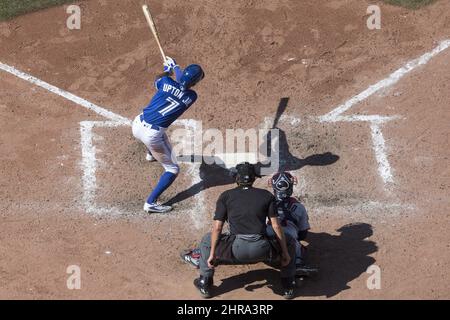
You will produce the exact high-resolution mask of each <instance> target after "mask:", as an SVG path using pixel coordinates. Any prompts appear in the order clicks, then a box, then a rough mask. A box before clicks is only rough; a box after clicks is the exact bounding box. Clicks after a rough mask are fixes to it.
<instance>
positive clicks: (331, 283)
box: [214, 223, 378, 298]
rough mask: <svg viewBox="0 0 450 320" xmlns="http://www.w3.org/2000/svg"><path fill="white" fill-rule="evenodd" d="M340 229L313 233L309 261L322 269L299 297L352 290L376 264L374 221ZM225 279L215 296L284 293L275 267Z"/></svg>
mask: <svg viewBox="0 0 450 320" xmlns="http://www.w3.org/2000/svg"><path fill="white" fill-rule="evenodd" d="M336 231H337V232H339V234H337V235H332V234H329V233H325V232H321V233H314V232H310V233H309V235H308V238H307V242H308V243H309V245H308V263H310V264H312V265H317V266H318V267H319V269H320V272H319V277H318V278H317V279H310V280H308V279H307V280H305V283H304V284H303V285H302V286H301V287H300V288H299V289H298V290H297V296H303V297H307V296H310V297H320V296H325V297H328V298H329V297H333V296H335V295H337V294H338V293H340V292H342V291H344V290H347V289H350V285H349V283H350V282H351V281H353V280H355V279H357V278H358V277H359V276H361V275H362V274H364V273H365V272H366V270H367V268H368V267H369V266H371V265H373V264H374V263H375V259H374V258H373V257H371V256H370V255H371V254H373V253H375V252H376V251H377V250H378V247H377V245H376V243H375V242H373V241H371V240H369V239H368V238H369V237H371V236H372V235H373V230H372V226H371V225H370V224H366V223H355V224H349V225H345V226H343V227H341V228H339V229H338V230H336ZM219 272H220V271H219ZM219 272H217V274H219ZM221 281H222V283H221V284H220V285H219V286H217V287H215V288H214V294H215V295H220V294H224V293H227V292H230V291H233V290H237V289H241V288H244V289H245V290H247V291H255V290H257V289H260V288H262V287H268V288H270V289H271V290H272V291H273V292H274V293H275V294H278V295H279V294H281V292H282V289H281V286H280V273H279V272H278V271H277V270H275V269H267V268H265V269H260V270H252V271H248V272H246V273H243V274H239V275H236V276H232V277H229V278H226V279H221Z"/></svg>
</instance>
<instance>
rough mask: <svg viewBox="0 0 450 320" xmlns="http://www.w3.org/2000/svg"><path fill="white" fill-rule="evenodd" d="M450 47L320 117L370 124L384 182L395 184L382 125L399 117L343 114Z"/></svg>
mask: <svg viewBox="0 0 450 320" xmlns="http://www.w3.org/2000/svg"><path fill="white" fill-rule="evenodd" d="M449 47H450V39H448V40H444V41H441V42H440V43H439V45H438V46H437V47H436V48H434V49H433V50H432V51H430V52H427V53H425V54H424V55H422V56H421V57H419V58H417V59H414V60H411V61H409V62H407V63H406V64H405V65H404V66H403V67H401V68H400V69H398V70H396V71H395V72H393V73H391V74H390V75H389V77H387V78H385V79H383V80H381V81H379V82H377V83H376V84H374V85H371V86H370V87H369V88H367V89H366V90H364V91H363V92H361V93H359V94H357V95H356V96H354V97H352V98H350V99H349V100H347V101H346V102H345V103H344V104H341V105H340V106H338V107H336V108H335V109H333V110H332V111H330V112H329V113H327V114H326V115H323V116H321V117H319V121H320V122H369V123H370V129H371V134H372V142H373V149H374V152H375V158H376V161H377V163H378V172H379V174H380V176H381V178H382V179H383V182H384V183H385V184H386V183H392V182H394V179H393V176H392V170H391V166H390V164H389V160H388V157H387V154H386V144H385V140H384V137H383V134H382V132H381V124H383V123H385V122H388V121H391V120H396V119H399V118H400V117H399V116H391V117H387V116H381V115H355V114H354V115H348V116H343V115H342V114H343V113H344V112H346V111H348V110H350V108H352V107H353V106H354V105H355V104H357V103H360V102H362V101H364V100H365V99H367V98H368V97H370V96H371V95H373V94H374V93H376V92H377V91H379V90H381V89H384V88H387V87H390V86H392V85H394V84H395V83H397V82H398V81H399V80H400V79H401V78H403V77H404V76H405V75H406V74H408V73H410V72H411V71H413V70H414V69H416V68H417V67H419V66H422V65H425V64H427V63H428V62H429V61H430V60H431V58H433V57H434V56H436V55H437V54H439V53H441V52H442V51H444V50H446V49H448V48H449Z"/></svg>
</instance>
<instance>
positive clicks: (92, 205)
mask: <svg viewBox="0 0 450 320" xmlns="http://www.w3.org/2000/svg"><path fill="white" fill-rule="evenodd" d="M0 70H3V71H5V72H8V73H10V74H12V75H14V76H16V77H18V78H20V79H22V80H25V81H27V82H29V83H31V84H34V85H36V86H39V87H41V88H43V89H45V90H47V91H49V92H51V93H53V94H56V95H58V96H61V97H63V98H65V99H66V100H69V101H72V102H74V103H75V104H77V105H79V106H81V107H84V108H86V109H88V110H91V111H93V112H95V113H97V114H98V115H100V116H103V117H105V118H107V119H109V120H110V121H81V122H80V137H81V139H80V144H81V154H82V156H81V168H82V171H83V175H82V185H83V197H82V199H83V205H84V208H85V210H86V211H87V212H88V213H91V214H96V215H104V214H108V215H120V214H122V213H121V212H120V210H119V209H117V208H103V207H99V206H97V205H96V201H95V194H96V191H97V189H98V186H97V177H96V171H97V163H98V159H97V156H96V154H97V149H96V147H95V145H94V141H93V140H94V134H93V129H94V127H118V126H131V120H130V119H127V118H125V117H123V116H121V115H119V114H116V113H114V112H112V111H110V110H108V109H106V108H103V107H100V106H98V105H96V104H94V103H92V102H89V101H87V100H86V99H83V98H81V97H78V96H76V95H74V94H72V93H70V92H68V91H65V90H63V89H60V88H58V87H56V86H54V85H51V84H49V83H47V82H45V81H42V80H40V79H38V78H36V77H34V76H32V75H30V74H27V73H25V72H22V71H20V70H18V69H16V68H14V67H12V66H9V65H7V64H4V63H1V62H0ZM174 124H177V125H183V126H187V127H192V128H194V129H195V127H196V121H195V120H192V119H182V120H177V121H176V122H175V123H174ZM188 165H191V168H190V170H189V175H190V176H191V178H192V179H193V181H192V184H195V183H197V182H199V181H197V177H196V176H195V174H194V172H195V169H198V168H199V166H198V165H196V164H192V163H188ZM197 176H198V175H197ZM196 200H197V201H196V205H195V206H194V208H193V209H192V210H191V216H192V219H193V221H194V223H197V222H198V221H201V219H200V218H201V214H202V210H201V208H202V207H204V197H203V195H202V194H201V195H199V196H197V199H196ZM196 226H197V228H200V226H199V225H198V223H197V225H196Z"/></svg>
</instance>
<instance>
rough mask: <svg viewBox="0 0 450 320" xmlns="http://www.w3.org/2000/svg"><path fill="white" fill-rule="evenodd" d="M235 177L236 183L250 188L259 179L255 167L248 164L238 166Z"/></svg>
mask: <svg viewBox="0 0 450 320" xmlns="http://www.w3.org/2000/svg"><path fill="white" fill-rule="evenodd" d="M234 175H235V179H236V183H237V184H238V185H239V186H241V187H250V186H251V185H253V182H255V180H256V177H259V175H258V174H256V170H255V166H254V165H253V164H250V163H248V162H244V163H240V164H238V165H237V166H236V169H235V170H234Z"/></svg>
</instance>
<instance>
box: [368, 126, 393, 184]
mask: <svg viewBox="0 0 450 320" xmlns="http://www.w3.org/2000/svg"><path fill="white" fill-rule="evenodd" d="M370 131H371V133H372V141H373V148H374V150H375V158H376V160H377V163H378V173H379V174H380V176H381V178H382V179H383V181H384V183H388V182H389V183H392V182H394V179H393V178H392V172H391V166H390V165H389V161H388V159H387V155H386V143H385V141H384V137H383V133H382V132H381V129H380V125H379V124H378V123H375V122H372V123H371V124H370Z"/></svg>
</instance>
